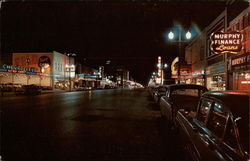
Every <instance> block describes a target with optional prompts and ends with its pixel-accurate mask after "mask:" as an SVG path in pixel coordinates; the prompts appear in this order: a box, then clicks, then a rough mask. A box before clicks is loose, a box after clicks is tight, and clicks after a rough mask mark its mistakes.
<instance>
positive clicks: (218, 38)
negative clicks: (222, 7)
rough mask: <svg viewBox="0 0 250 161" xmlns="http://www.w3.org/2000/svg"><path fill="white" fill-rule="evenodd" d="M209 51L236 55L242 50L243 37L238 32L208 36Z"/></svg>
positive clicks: (217, 33)
mask: <svg viewBox="0 0 250 161" xmlns="http://www.w3.org/2000/svg"><path fill="white" fill-rule="evenodd" d="M210 39H211V42H212V43H211V46H210V48H211V50H212V51H213V52H214V53H216V54H220V53H233V54H236V53H238V52H240V51H241V49H242V40H243V35H242V34H241V33H240V32H237V31H232V32H221V31H219V32H214V33H212V34H211V36H210Z"/></svg>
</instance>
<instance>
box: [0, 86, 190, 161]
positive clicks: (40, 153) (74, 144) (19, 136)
mask: <svg viewBox="0 0 250 161" xmlns="http://www.w3.org/2000/svg"><path fill="white" fill-rule="evenodd" d="M0 99H1V101H0V102H1V103H0V105H1V156H2V160H3V161H14V160H15V161H18V160H26V161H50V160H51V161H78V160H79V161H80V160H84V161H163V160H164V161H185V160H188V159H187V158H186V156H185V155H184V154H183V149H182V145H181V144H180V142H179V141H178V138H177V136H176V135H175V134H174V133H173V132H171V131H169V130H166V129H167V127H164V124H163V122H162V120H161V118H160V111H159V109H158V108H157V106H156V105H155V104H154V102H153V100H152V98H151V97H150V95H149V93H148V92H147V91H146V90H126V89H109V90H94V91H78V92H65V93H48V94H42V95H37V96H12V97H1V98H0Z"/></svg>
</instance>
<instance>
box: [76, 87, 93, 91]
mask: <svg viewBox="0 0 250 161" xmlns="http://www.w3.org/2000/svg"><path fill="white" fill-rule="evenodd" d="M76 90H77V91H87V90H91V87H77V88H76Z"/></svg>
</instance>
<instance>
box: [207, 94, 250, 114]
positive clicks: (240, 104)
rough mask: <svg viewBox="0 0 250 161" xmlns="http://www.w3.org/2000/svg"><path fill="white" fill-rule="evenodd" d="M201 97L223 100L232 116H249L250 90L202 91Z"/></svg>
mask: <svg viewBox="0 0 250 161" xmlns="http://www.w3.org/2000/svg"><path fill="white" fill-rule="evenodd" d="M202 97H206V98H212V99H217V100H219V101H221V102H223V104H225V105H226V106H227V107H228V108H229V110H230V111H231V112H232V113H233V115H234V116H244V117H249V108H250V91H213V92H207V93H204V94H203V95H202Z"/></svg>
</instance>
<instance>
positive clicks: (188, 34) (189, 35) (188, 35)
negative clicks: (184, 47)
mask: <svg viewBox="0 0 250 161" xmlns="http://www.w3.org/2000/svg"><path fill="white" fill-rule="evenodd" d="M191 37H192V34H191V32H189V31H188V32H187V33H186V38H187V39H191Z"/></svg>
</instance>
